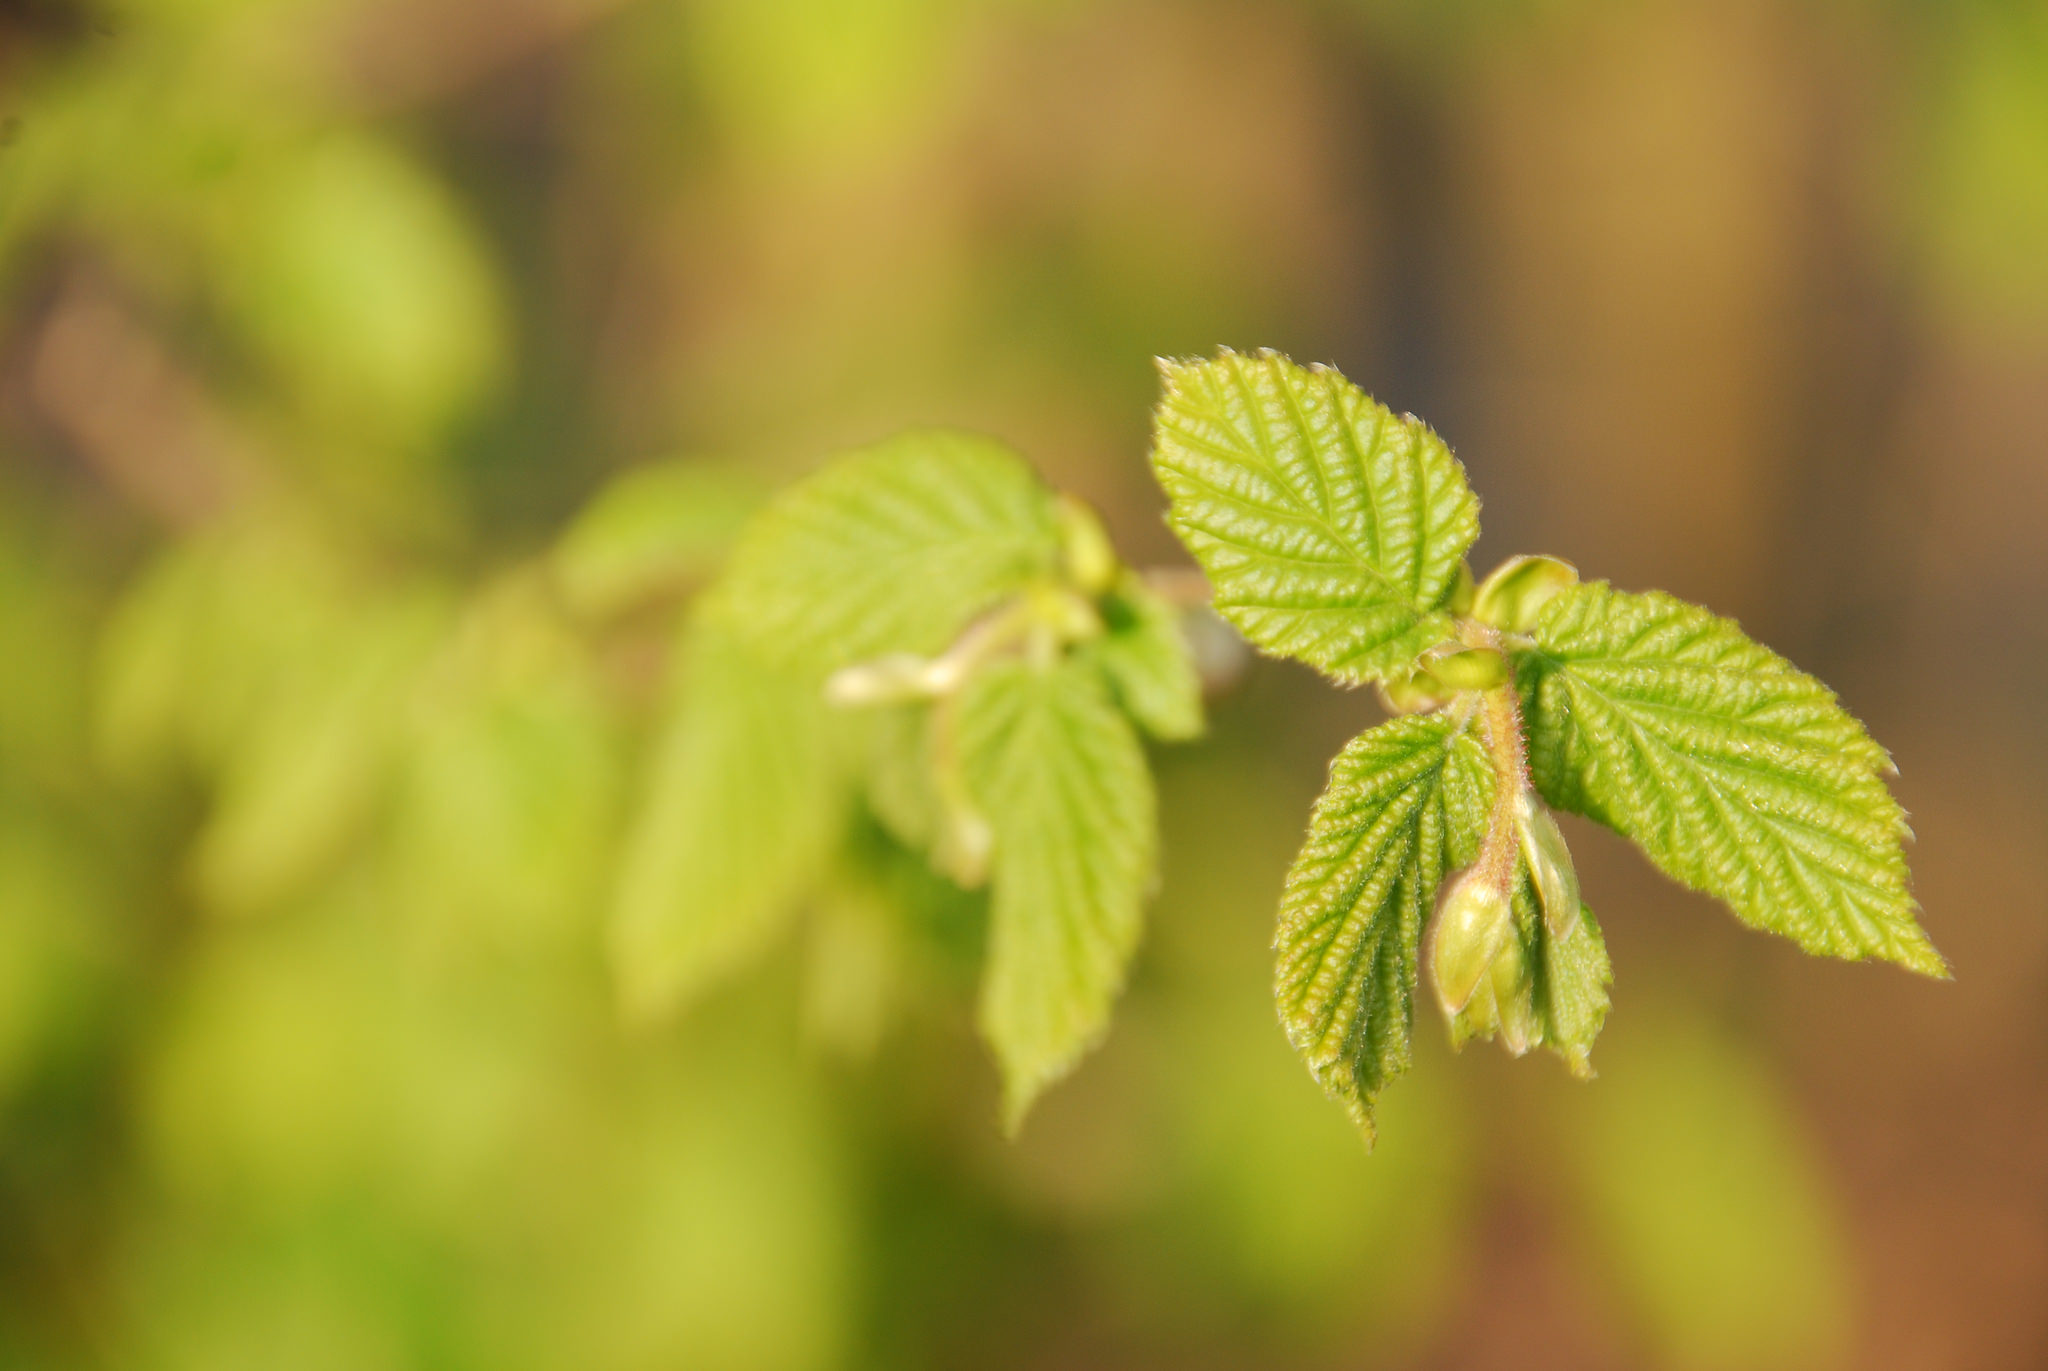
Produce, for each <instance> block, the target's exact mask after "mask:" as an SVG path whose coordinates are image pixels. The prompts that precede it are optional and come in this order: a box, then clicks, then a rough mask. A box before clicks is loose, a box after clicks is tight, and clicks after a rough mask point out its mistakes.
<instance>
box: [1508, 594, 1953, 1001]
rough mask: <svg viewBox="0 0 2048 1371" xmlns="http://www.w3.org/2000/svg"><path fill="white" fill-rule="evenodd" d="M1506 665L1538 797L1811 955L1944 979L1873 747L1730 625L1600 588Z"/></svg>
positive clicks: (1829, 703)
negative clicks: (1920, 919) (1516, 683)
mask: <svg viewBox="0 0 2048 1371" xmlns="http://www.w3.org/2000/svg"><path fill="white" fill-rule="evenodd" d="M1535 639H1536V646H1535V648H1534V650H1532V651H1529V652H1525V653H1523V654H1521V655H1520V657H1519V658H1518V660H1517V663H1516V671H1517V674H1518V679H1519V680H1520V682H1521V689H1522V693H1523V699H1524V712H1525V715H1526V717H1527V720H1528V731H1529V759H1530V766H1531V770H1532V772H1533V774H1534V777H1535V780H1536V784H1537V785H1538V786H1539V787H1540V788H1541V789H1542V791H1543V794H1544V796H1545V798H1547V799H1548V800H1550V802H1551V803H1553V804H1555V805H1557V806H1559V807H1560V808H1564V809H1572V810H1576V811H1577V812H1579V813H1581V814H1586V815H1588V816H1590V817H1592V818H1595V819H1598V820H1599V821H1600V822H1602V823H1604V824H1607V825H1608V826H1609V827H1611V828H1614V829H1615V830H1617V831H1619V832H1621V833H1623V834H1625V835H1626V836H1628V837H1629V838H1631V839H1633V840H1634V841H1635V842H1636V843H1637V844H1638V845H1639V846H1640V847H1642V849H1643V850H1644V851H1645V852H1646V853H1648V854H1649V856H1650V859H1651V860H1652V861H1654V862H1656V864H1657V865H1658V867H1660V868H1661V869H1662V870H1663V871H1664V872H1665V873H1666V874H1668V875H1669V876H1671V877H1672V878H1673V879H1674V880H1677V881H1680V882H1683V883H1684V884H1686V885H1688V886H1690V887H1692V888H1693V889H1695V890H1700V891H1704V892H1706V893H1707V894H1709V895H1713V896H1715V897H1717V898H1719V899H1721V900H1724V901H1726V902H1727V903H1728V905H1729V907H1730V908H1732V909H1733V910H1734V911H1735V913H1736V916H1737V917H1738V918H1740V919H1741V920H1742V921H1743V922H1744V923H1747V924H1749V925H1751V926H1752V927H1755V928H1761V929H1764V930H1766V931H1767V932H1773V933H1781V934H1783V935H1784V936H1786V937H1788V938H1791V939H1792V940H1793V941H1795V942H1797V943H1798V944H1799V945H1800V946H1801V947H1804V948H1805V949H1807V950H1808V951H1809V952H1816V953H1821V954H1823V955H1828V956H1836V957H1846V958H1848V959H1850V960H1852V961H1857V960H1861V959H1862V958H1864V957H1882V958H1884V959H1886V960H1889V961H1895V962H1897V963H1899V964H1900V965H1902V966H1905V967H1909V968H1911V969H1912V970H1915V971H1919V972H1922V973H1924V974H1926V975H1931V976H1945V975H1947V974H1948V972H1947V967H1946V966H1945V964H1944V963H1943V962H1942V959H1941V955H1940V954H1939V953H1937V952H1936V951H1935V950H1934V947H1933V945H1932V944H1931V943H1929V942H1928V941H1927V935H1926V934H1925V933H1923V932H1922V931H1921V929H1920V926H1919V924H1918V923H1917V922H1915V920H1914V909H1915V906H1914V903H1913V898H1912V896H1911V895H1909V894H1908V893H1907V891H1906V856H1905V851H1904V848H1903V840H1904V838H1905V834H1906V819H1905V815H1904V814H1903V813H1902V812H1901V811H1900V809H1899V806H1898V803H1897V802H1896V801H1895V800H1893V799H1892V797H1891V793H1890V792H1889V791H1888V790H1887V789H1886V788H1885V783H1884V778H1883V775H1882V773H1883V772H1884V771H1886V770H1889V769H1890V765H1891V763H1890V759H1889V758H1888V757H1887V756H1886V755H1885V752H1884V749H1882V748H1880V747H1879V746H1878V745H1877V744H1876V743H1874V742H1872V741H1871V739H1870V735H1869V734H1868V733H1866V732H1864V730H1863V726H1862V725H1861V724H1859V723H1857V722H1856V720H1855V719H1854V718H1852V717H1850V715H1849V713H1848V712H1847V711H1846V710H1844V709H1843V708H1842V707H1841V705H1840V704H1838V703H1837V702H1836V700H1835V696H1834V692H1832V691H1830V690H1829V689H1828V688H1827V687H1826V686H1824V685H1822V684H1821V683H1820V682H1819V681H1816V680H1815V679H1813V678H1812V677H1811V676H1808V675H1806V674H1805V673H1803V672H1801V671H1799V670H1798V669H1796V668H1795V667H1793V666H1792V665H1791V664H1790V663H1789V662H1787V661H1785V659H1784V658H1782V657H1779V656H1778V655H1777V654H1776V653H1773V652H1771V651H1770V650H1769V649H1767V648H1764V647H1761V646H1759V645H1758V644H1756V643H1754V642H1752V641H1751V640H1750V639H1749V638H1747V637H1745V636H1744V635H1743V633H1742V630H1741V629H1740V628H1738V627H1737V626H1736V625H1735V623H1734V622H1733V621H1732V620H1729V619H1722V618H1719V617H1717V616H1715V615H1713V614H1711V613H1709V612H1708V611H1706V610H1704V609H1701V608H1699V607H1697V606H1695V605H1689V604H1687V603H1685V602H1684V601H1682V600H1678V599H1674V598H1673V597H1671V596H1669V595H1665V594H1663V593H1661V592H1655V591H1653V592H1651V593H1649V594H1645V595H1631V594H1627V593H1624V592H1621V591H1617V590H1614V589H1613V588H1612V587H1610V586H1609V585H1608V584H1607V583H1606V582H1604V581H1601V582H1595V583H1592V584H1587V585H1579V586H1573V587H1571V588H1569V589H1567V590H1564V591H1562V592H1560V593H1559V594H1558V595H1557V597H1556V598H1555V599H1553V600H1551V601H1550V602H1549V604H1548V605H1546V606H1545V608H1544V611H1543V614H1542V616H1541V618H1540V619H1539V620H1538V622H1537V624H1536V628H1535Z"/></svg>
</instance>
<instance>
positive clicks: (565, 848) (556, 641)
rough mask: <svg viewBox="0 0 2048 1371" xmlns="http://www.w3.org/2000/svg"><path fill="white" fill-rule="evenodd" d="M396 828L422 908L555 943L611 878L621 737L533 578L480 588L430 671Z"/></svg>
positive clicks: (493, 942)
mask: <svg viewBox="0 0 2048 1371" xmlns="http://www.w3.org/2000/svg"><path fill="white" fill-rule="evenodd" d="M427 675H428V680H427V684H426V688H425V689H424V690H422V691H421V693H420V699H419V701H418V704H417V707H416V708H415V709H414V711H413V716H412V720H411V727H410V729H409V730H408V732H407V735H406V737H405V739H404V755H403V757H402V759H401V765H402V768H403V777H402V781H401V785H400V790H399V797H398V807H397V813H396V818H395V822H394V824H393V826H392V842H393V845H394V848H395V855H396V857H397V862H396V874H397V876H398V880H399V886H400V889H401V891H402V892H403V896H404V897H405V898H407V899H408V900H409V902H410V903H411V904H412V905H413V906H414V908H415V910H416V912H417V916H418V917H419V918H420V919H421V920H422V921H427V922H430V923H431V925H432V926H435V927H437V928H438V929H441V930H445V931H446V932H448V933H453V934H457V935H459V936H461V937H463V938H464V939H465V940H467V942H468V943H470V944H475V943H483V944H485V945H487V946H494V947H506V946H511V947H518V946H521V945H525V946H529V947H538V948H540V949H543V950H544V951H545V952H546V953H547V954H548V955H559V954H560V953H561V951H562V950H563V949H564V947H565V946H566V945H568V944H569V943H571V942H572V941H573V942H576V943H578V944H580V941H581V939H582V938H583V937H584V936H586V934H587V932H588V927H589V912H590V909H591V907H592V905H593V903H595V902H596V900H597V899H598V898H599V892H600V891H601V890H602V889H603V888H604V885H605V884H606V883H607V882H608V880H609V879H610V871H611V866H612V862H613V858H614V855H615V849H616V845H617V844H616V834H617V829H618V826H619V817H620V815H619V810H620V805H619V791H620V784H619V782H620V778H621V775H622V773H623V766H622V762H623V756H622V753H623V749H622V748H621V747H620V745H619V744H620V742H621V741H622V740H621V739H620V737H619V736H618V733H619V730H618V729H617V727H616V726H615V724H614V722H613V719H612V716H611V709H610V704H609V701H608V700H607V699H606V698H605V695H604V693H603V690H602V688H601V685H600V682H599V680H598V678H597V673H596V669H595V663H594V662H593V661H592V660H591V659H590V657H589V655H588V649H587V647H586V646H585V645H584V644H583V643H582V642H581V641H580V640H579V639H578V638H577V637H576V636H575V635H574V634H572V633H571V632H570V631H569V628H568V626H567V625H566V624H564V623H563V622H562V621H561V620H560V618H559V615H558V612H557V611H556V610H555V608H554V606H553V602H552V596H551V595H550V594H549V590H548V587H547V585H546V583H545V582H544V581H542V579H541V578H540V577H537V576H532V577H529V576H514V577H512V578H509V580H508V583H507V584H504V585H501V586H496V587H493V588H491V589H490V590H488V591H487V592H485V593H484V594H482V595H480V596H478V597H477V601H476V603H475V604H474V605H472V606H471V608H470V609H469V611H468V612H467V613H466V615H465V616H464V620H463V623H462V624H461V626H460V628H459V630H458V631H457V632H456V633H455V634H453V635H451V640H450V642H449V643H448V645H447V647H446V648H445V649H444V650H443V651H442V653H441V654H440V657H439V659H438V660H437V661H436V662H435V663H434V665H433V667H432V668H431V669H430V671H429V672H428V673H427Z"/></svg>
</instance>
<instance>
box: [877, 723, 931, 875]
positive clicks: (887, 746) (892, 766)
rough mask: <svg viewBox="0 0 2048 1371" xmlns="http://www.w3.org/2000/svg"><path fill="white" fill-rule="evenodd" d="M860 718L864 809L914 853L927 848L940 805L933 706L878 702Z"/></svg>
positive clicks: (921, 851)
mask: <svg viewBox="0 0 2048 1371" xmlns="http://www.w3.org/2000/svg"><path fill="white" fill-rule="evenodd" d="M862 719H863V721H864V722H865V725H866V731H867V736H866V739H865V742H866V757H867V769H866V773H865V777H866V781H867V787H866V791H865V795H866V798H867V802H868V808H869V809H870V810H871V811H873V813H874V816H875V818H876V819H877V820H878V821H879V822H880V823H881V825H882V827H883V828H884V829H886V830H887V831H888V833H889V836H890V837H892V838H894V839H896V841H898V842H900V843H902V844H903V845H904V846H905V847H907V848H909V849H910V850H911V851H913V852H918V853H929V852H931V850H932V848H933V846H934V845H935V844H936V842H937V841H938V837H939V827H940V822H941V818H942V814H941V811H942V809H943V805H942V803H941V801H940V798H939V794H938V790H937V788H936V786H935V784H934V780H933V777H934V767H935V766H936V764H937V757H936V756H935V755H934V742H935V740H934V738H933V736H932V729H933V710H932V707H931V706H930V705H928V704H908V705H882V706H878V707H876V708H874V709H869V710H864V711H862Z"/></svg>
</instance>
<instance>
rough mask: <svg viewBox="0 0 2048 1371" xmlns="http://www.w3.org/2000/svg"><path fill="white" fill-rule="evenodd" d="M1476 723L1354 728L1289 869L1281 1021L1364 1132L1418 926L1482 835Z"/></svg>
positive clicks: (1405, 1001)
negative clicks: (1447, 873)
mask: <svg viewBox="0 0 2048 1371" xmlns="http://www.w3.org/2000/svg"><path fill="white" fill-rule="evenodd" d="M1474 732H1475V730H1474V729H1472V728H1469V727H1465V726H1463V725H1462V724H1461V723H1460V721H1459V720H1458V719H1456V718H1455V717H1454V714H1453V712H1452V711H1442V712H1438V713H1435V714H1420V715H1410V716H1408V717H1405V718H1399V719H1394V720H1391V721H1390V722H1388V723H1384V724H1381V725H1380V726H1379V727H1377V728H1373V729H1369V730H1367V731H1366V732H1364V733H1362V734H1360V735H1359V736H1358V737H1356V738H1354V739H1352V741H1351V743H1350V744H1349V745H1348V746H1346V747H1345V749H1344V750H1343V751H1342V752H1340V753H1339V754H1338V755H1337V759H1336V761H1334V762H1332V763H1331V764H1330V784H1329V787H1328V788H1327V789H1326V790H1324V792H1323V796H1322V798H1321V799H1319V800H1317V801H1316V807H1315V812H1314V814H1313V816H1312V817H1311V818H1310V820H1309V833H1308V841H1307V842H1306V843H1305V844H1304V845H1303V847H1302V850H1301V855H1300V856H1299V857H1297V858H1296V859H1295V862H1294V869H1293V870H1292V871H1290V872H1288V874H1287V890H1286V894H1285V895H1284V896H1283V897H1282V900H1281V905H1280V925H1279V929H1278V931H1277V932H1276V933H1275V935H1274V939H1273V942H1274V947H1275V949H1276V950H1277V952H1278V953H1279V960H1278V965H1277V966H1276V968H1275V972H1274V986H1273V990H1274V998H1275V999H1276V1000H1277V1002H1278V1004H1279V1010H1280V1020H1281V1023H1282V1024H1283V1025H1285V1027H1286V1029H1287V1037H1288V1040H1289V1041H1290V1042H1292V1043H1293V1044H1294V1047H1295V1050H1296V1051H1297V1052H1299V1053H1301V1055H1302V1058H1303V1059H1304V1060H1305V1061H1306V1062H1307V1063H1308V1068H1309V1070H1310V1071H1311V1072H1312V1073H1314V1075H1315V1078H1316V1080H1318V1081H1319V1082H1321V1083H1322V1086H1323V1089H1324V1090H1325V1091H1326V1092H1328V1094H1329V1095H1330V1097H1331V1098H1332V1099H1335V1100H1337V1101H1338V1102H1339V1103H1341V1104H1342V1105H1343V1106H1344V1107H1345V1108H1346V1109H1347V1110H1348V1111H1349V1112H1350V1114H1351V1117H1352V1118H1353V1119H1354V1120H1355V1121H1356V1122H1357V1124H1358V1126H1359V1127H1360V1128H1361V1129H1362V1130H1363V1131H1364V1132H1365V1134H1366V1136H1367V1138H1368V1139H1369V1138H1370V1137H1371V1136H1372V1126H1373V1125H1372V1111H1373V1100H1374V1097H1375V1096H1377V1095H1378V1094H1379V1092H1380V1091H1381V1090H1382V1089H1384V1088H1385V1087H1386V1086H1387V1085H1388V1084H1389V1083H1390V1082H1391V1081H1393V1079H1394V1078H1395V1077H1396V1076H1399V1075H1400V1074H1401V1073H1402V1072H1403V1071H1405V1070H1407V1068H1408V1061H1409V1036H1410V1031H1411V1028H1412V1025H1413V1023H1414V997H1415V980H1416V949H1417V943H1418V941H1419V939H1420V938H1421V936H1422V926H1423V923H1424V922H1425V920H1427V919H1428V917H1429V912H1430V909H1431V907H1432V906H1433V905H1434V903H1435V901H1436V896H1437V887H1438V885H1439V883H1440V882H1441V881H1442V880H1443V875H1444V872H1445V871H1446V870H1447V869H1450V868H1452V867H1456V866H1463V865H1464V864H1466V863H1467V862H1469V861H1471V860H1472V857H1473V854H1474V853H1475V852H1476V851H1477V850H1478V847H1479V843H1480V840H1481V839H1482V838H1483V837H1484V836H1485V831H1486V815H1487V801H1488V798H1489V796H1490V793H1491V790H1492V786H1493V769H1492V767H1491V765H1490V764H1489V762H1488V761H1487V758H1486V752H1485V750H1484V748H1483V747H1482V746H1481V745H1480V743H1479V741H1478V739H1477V738H1476V737H1475V736H1474Z"/></svg>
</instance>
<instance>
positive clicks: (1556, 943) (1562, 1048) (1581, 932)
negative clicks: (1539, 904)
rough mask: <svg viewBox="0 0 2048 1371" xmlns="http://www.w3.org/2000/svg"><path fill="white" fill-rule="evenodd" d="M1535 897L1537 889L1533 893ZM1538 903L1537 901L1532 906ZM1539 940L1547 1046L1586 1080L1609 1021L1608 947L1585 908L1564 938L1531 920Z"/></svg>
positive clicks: (1541, 920)
mask: <svg viewBox="0 0 2048 1371" xmlns="http://www.w3.org/2000/svg"><path fill="white" fill-rule="evenodd" d="M1530 893H1531V894H1532V895H1533V894H1534V890H1533V887H1531V888H1530ZM1532 903H1533V901H1532ZM1531 924H1532V929H1531V931H1532V932H1533V933H1534V935H1535V941H1536V947H1537V955H1536V959H1535V961H1536V1005H1537V1008H1538V1010H1539V1011H1540V1012H1541V1013H1542V1015H1543V1041H1544V1044H1545V1045H1546V1046H1547V1047H1549V1048H1550V1049H1551V1050H1552V1051H1554V1052H1556V1053H1557V1054H1558V1055H1559V1056H1560V1057H1563V1058H1564V1060H1565V1065H1566V1066H1568V1067H1570V1068H1571V1073H1572V1074H1573V1075H1574V1076H1577V1077H1579V1078H1580V1079H1581V1080H1584V1079H1588V1078H1590V1077H1591V1076H1592V1074H1593V1066H1592V1063H1591V1061H1590V1059H1589V1058H1590V1054H1591V1053H1592V1051H1593V1040H1594V1039H1595V1038H1597V1037H1599V1036H1600V1026H1601V1025H1602V1024H1603V1023H1605V1022H1606V1021H1607V987H1608V986H1609V985H1610V984H1611V983H1612V982H1613V980H1614V968H1613V967H1612V966H1611V965H1610V964H1609V963H1608V960H1607V943H1606V941H1605V940H1604V939H1603V938H1601V936H1600V925H1599V924H1598V923H1597V922H1595V920H1594V918H1593V911H1592V910H1590V909H1587V908H1586V907H1585V906H1584V905H1581V906H1580V907H1579V916H1578V918H1576V919H1574V920H1573V921H1572V923H1571V927H1570V928H1569V929H1568V930H1566V931H1565V932H1563V933H1561V934H1560V933H1559V932H1557V931H1556V930H1555V929H1554V928H1552V926H1551V924H1550V922H1549V920H1547V919H1545V918H1543V917H1541V916H1540V915H1538V916H1536V917H1534V918H1532V920H1531Z"/></svg>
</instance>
